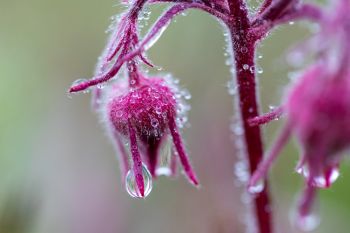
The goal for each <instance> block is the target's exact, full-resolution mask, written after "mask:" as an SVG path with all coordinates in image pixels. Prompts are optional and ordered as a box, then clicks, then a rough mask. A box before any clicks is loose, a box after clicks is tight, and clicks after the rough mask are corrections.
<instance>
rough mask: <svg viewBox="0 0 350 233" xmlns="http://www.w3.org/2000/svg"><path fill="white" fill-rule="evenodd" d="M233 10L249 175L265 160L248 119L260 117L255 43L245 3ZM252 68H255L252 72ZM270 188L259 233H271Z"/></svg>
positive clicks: (259, 200)
mask: <svg viewBox="0 0 350 233" xmlns="http://www.w3.org/2000/svg"><path fill="white" fill-rule="evenodd" d="M230 11H231V14H232V16H233V17H236V19H237V20H236V21H235V22H233V23H232V24H231V25H229V29H230V32H231V38H232V48H233V53H234V60H235V65H236V78H237V85H238V92H239V110H240V114H241V119H242V126H243V128H244V140H245V145H246V153H247V157H248V160H249V165H250V174H253V173H254V171H255V170H256V169H257V167H258V165H259V163H260V161H261V160H262V158H263V144H262V138H261V132H260V128H259V126H250V124H249V119H252V118H254V117H256V116H258V101H257V96H256V82H255V72H251V70H254V67H255V62H254V58H255V44H256V41H255V40H254V39H251V38H249V33H248V32H249V30H250V25H251V24H250V22H249V19H248V13H247V9H246V6H245V4H244V2H243V1H242V0H237V1H231V4H230ZM251 67H253V69H251ZM268 190H269V186H268V184H267V181H265V187H264V190H263V191H262V192H260V193H259V194H256V195H255V196H254V197H253V199H254V203H255V215H256V219H257V229H258V232H259V233H272V232H273V230H272V222H271V215H272V214H271V206H270V198H269V191H268Z"/></svg>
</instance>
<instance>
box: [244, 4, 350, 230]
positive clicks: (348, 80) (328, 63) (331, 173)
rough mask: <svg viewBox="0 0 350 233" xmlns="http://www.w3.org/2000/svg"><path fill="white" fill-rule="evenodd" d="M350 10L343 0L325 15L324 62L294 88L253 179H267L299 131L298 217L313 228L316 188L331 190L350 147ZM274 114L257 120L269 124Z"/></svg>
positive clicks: (321, 43) (303, 225)
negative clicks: (301, 183) (300, 181)
mask: <svg viewBox="0 0 350 233" xmlns="http://www.w3.org/2000/svg"><path fill="white" fill-rule="evenodd" d="M349 9H350V2H349V1H340V2H339V3H338V6H337V7H336V8H335V10H334V11H333V12H334V13H329V15H328V16H327V17H324V18H323V23H322V31H321V33H320V34H319V35H318V36H317V37H316V38H315V41H318V42H319V46H318V49H317V50H316V51H313V52H314V53H316V54H317V56H318V62H317V63H316V64H314V65H313V66H312V67H310V68H308V69H307V70H306V71H305V72H304V73H303V74H302V75H301V77H300V78H299V80H298V81H297V83H296V84H295V85H293V87H291V88H290V90H289V92H288V94H287V95H286V97H285V101H284V104H283V111H284V113H285V115H286V121H287V122H286V124H285V126H284V128H283V129H282V130H281V132H280V134H279V136H278V137H277V139H276V141H275V143H274V144H273V146H272V148H271V150H270V151H269V152H267V155H266V159H265V160H264V161H263V162H262V163H261V164H260V165H259V168H258V169H257V171H256V172H255V173H254V175H253V176H252V178H251V180H250V187H251V188H254V186H256V185H257V184H259V183H261V181H262V179H264V178H265V177H266V175H267V172H268V170H269V168H270V167H271V165H272V163H273V162H274V160H275V159H276V158H277V157H278V156H279V154H280V151H281V150H282V148H283V146H284V145H285V144H286V142H287V141H288V139H289V137H290V136H291V134H292V133H293V134H294V135H295V136H296V138H297V139H298V142H299V144H300V146H301V156H300V160H299V163H298V165H297V167H296V171H297V172H298V173H300V174H302V175H303V176H304V177H305V190H304V192H303V195H302V196H301V198H300V200H299V204H298V219H297V224H298V225H299V226H300V227H301V228H304V229H305V228H306V229H307V228H309V227H311V226H310V224H311V223H310V221H311V220H310V219H311V217H310V216H311V215H312V203H313V201H314V198H315V195H316V189H318V188H329V187H330V186H331V184H332V183H333V182H334V181H335V180H336V179H337V178H338V176H339V171H338V169H339V163H340V161H341V158H342V154H343V153H344V151H346V150H348V149H349V148H350V127H349V125H350V69H349V67H350V59H349V53H348V51H349V48H350V46H349V43H348V41H349V39H350V27H349V25H350V17H349V15H348V11H349ZM281 110H282V108H280V110H279V112H281ZM270 115H271V116H273V115H274V114H273V113H271V114H270ZM276 115H277V114H276ZM268 116H269V114H267V115H265V116H262V117H257V118H255V119H252V120H251V122H252V124H255V123H257V124H260V123H267V121H269V120H271V119H270V118H269V117H268ZM272 118H273V117H272Z"/></svg>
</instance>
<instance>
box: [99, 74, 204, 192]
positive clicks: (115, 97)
mask: <svg viewBox="0 0 350 233" xmlns="http://www.w3.org/2000/svg"><path fill="white" fill-rule="evenodd" d="M135 74H136V73H135ZM137 74H138V75H139V77H138V84H137V85H134V86H132V87H129V85H128V82H127V81H126V80H124V79H121V80H118V81H117V82H116V83H114V84H113V85H112V86H111V87H109V88H107V89H106V96H105V99H106V100H107V101H106V103H105V105H104V106H102V114H104V116H105V121H106V126H107V129H108V131H109V132H110V135H111V136H112V140H113V141H114V142H115V143H116V147H117V148H118V151H119V153H118V154H119V156H120V161H121V162H122V174H123V177H125V176H127V172H128V171H129V169H130V167H132V171H130V172H132V175H133V176H135V182H136V190H134V191H135V192H136V193H135V196H137V197H144V196H146V194H147V193H146V191H147V190H146V191H145V179H147V176H146V175H147V174H144V173H145V172H146V173H147V172H148V171H149V172H150V174H151V175H152V177H156V176H157V175H158V174H157V172H156V171H157V167H158V165H159V160H160V156H161V153H160V149H161V147H162V146H164V144H166V142H167V138H168V137H170V136H171V137H172V141H173V145H174V147H175V149H176V153H174V154H172V155H171V156H172V157H171V159H170V160H171V161H170V170H171V173H172V174H173V173H174V172H175V171H174V170H175V163H176V159H177V158H176V157H174V156H175V154H176V155H178V158H179V159H180V161H181V164H182V166H183V168H184V171H185V173H186V175H187V177H188V178H189V180H190V181H191V182H192V183H193V184H194V185H196V186H197V185H198V180H197V178H196V175H195V173H194V171H193V169H192V167H191V165H190V162H189V159H188V156H187V154H186V152H185V148H184V145H183V141H182V138H181V135H180V132H179V128H178V126H177V121H181V120H182V119H181V117H180V116H179V113H180V112H181V111H183V109H180V108H184V107H185V105H184V104H183V103H182V102H181V99H180V98H179V95H180V94H179V93H176V91H178V90H177V88H176V87H175V86H173V87H170V85H169V84H168V83H167V82H166V81H165V80H164V79H163V78H159V77H153V78H146V77H144V76H142V75H141V74H140V73H137ZM124 144H128V147H129V150H130V154H131V160H132V163H131V164H130V163H129V155H128V152H127V151H126V149H125V146H124ZM143 163H144V164H146V165H143ZM145 176H146V177H145Z"/></svg>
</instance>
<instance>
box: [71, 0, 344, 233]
mask: <svg viewBox="0 0 350 233" xmlns="http://www.w3.org/2000/svg"><path fill="white" fill-rule="evenodd" d="M339 1H345V0H339ZM159 3H172V5H171V6H170V7H169V8H168V9H167V10H165V12H164V13H163V14H162V15H161V16H160V17H159V18H158V20H157V21H156V22H155V24H154V25H153V26H152V27H151V28H150V29H149V31H148V33H147V34H146V35H145V36H144V37H143V38H139V35H138V17H139V15H140V14H141V13H142V11H143V10H144V7H145V6H146V5H148V4H159ZM188 9H199V10H202V11H204V12H207V13H209V14H210V15H212V16H213V17H215V18H216V19H218V20H220V21H221V22H222V23H223V25H225V30H226V31H227V32H228V34H229V35H230V41H229V43H230V44H229V47H230V48H232V54H231V55H232V58H233V62H234V64H232V66H234V67H232V68H235V74H233V78H236V83H237V87H238V100H237V101H238V105H237V106H238V110H239V116H240V119H241V122H240V124H241V127H242V129H243V131H244V134H243V140H244V144H245V154H246V158H247V161H248V164H249V170H250V173H251V174H252V173H253V172H255V171H256V169H257V167H258V164H259V163H260V161H261V160H262V155H263V143H262V139H261V132H260V126H259V125H260V124H261V123H266V122H268V121H269V120H271V119H274V118H276V117H279V116H281V114H282V108H281V109H279V110H278V111H276V112H273V113H270V114H268V115H266V116H265V118H264V117H262V118H261V117H258V116H259V105H258V101H257V99H258V98H257V96H258V93H257V91H256V74H255V67H256V66H255V51H256V46H257V45H258V43H259V42H260V41H261V40H262V39H263V38H264V37H265V36H266V35H267V34H268V32H269V31H270V30H272V29H273V28H274V27H276V26H277V25H280V24H283V23H286V22H288V21H289V20H299V19H308V20H312V21H316V22H322V21H323V12H322V11H321V10H320V9H319V8H318V7H316V6H314V5H311V4H304V3H303V2H302V1H300V0H264V1H263V2H262V4H261V6H260V8H259V10H258V11H257V13H256V14H254V15H249V14H248V8H247V3H246V1H244V0H134V1H131V2H130V5H129V8H128V9H127V10H126V11H125V12H124V13H123V14H121V16H120V17H119V19H120V20H119V22H118V24H117V25H116V27H115V30H114V31H113V32H112V34H111V36H110V38H109V41H108V44H107V46H106V48H105V51H104V52H103V54H102V56H101V57H100V59H99V64H98V67H97V69H96V72H95V76H94V77H93V78H92V79H90V80H80V81H79V82H75V83H74V84H73V85H72V86H71V88H70V90H69V91H70V92H80V91H84V90H88V89H93V104H94V108H95V109H97V110H99V112H102V114H103V116H104V119H105V121H106V122H107V123H106V125H107V129H108V130H109V132H110V135H111V137H112V139H113V141H114V142H115V145H116V147H117V149H118V151H119V152H120V153H119V154H120V156H121V164H122V165H121V167H122V174H123V176H126V180H128V178H130V179H129V180H131V181H134V183H135V184H134V186H133V187H129V188H131V189H132V192H133V194H134V195H135V196H138V197H143V196H146V194H147V190H146V186H147V184H148V183H147V182H146V180H148V177H149V176H157V172H156V170H157V169H156V168H157V161H158V160H159V156H160V155H159V148H161V147H162V144H163V142H164V141H165V139H166V137H167V136H169V135H171V137H172V138H173V144H174V147H175V149H176V151H177V154H178V156H179V159H180V161H181V163H182V165H183V167H184V169H185V173H186V174H187V176H188V178H189V179H190V181H192V183H194V184H195V185H197V184H198V181H197V178H196V176H195V174H194V172H193V170H192V168H191V166H190V164H189V162H188V158H187V156H186V154H185V151H184V148H183V143H182V139H181V137H180V135H179V132H178V129H177V128H178V124H179V122H178V121H176V119H177V118H178V117H179V116H178V113H177V111H176V108H178V106H181V104H180V102H179V101H178V99H176V98H175V99H174V98H173V97H176V93H175V92H174V89H172V88H170V87H169V86H168V85H169V84H167V83H166V82H165V81H164V80H163V79H162V78H147V77H145V76H144V75H142V73H141V72H140V66H141V64H140V63H141V62H143V63H144V64H146V65H148V66H153V65H152V64H151V62H149V61H148V60H147V59H146V57H145V53H146V52H147V50H148V49H149V48H150V47H151V46H152V45H153V44H154V43H155V42H156V41H157V39H158V38H159V37H160V35H161V34H162V32H163V31H164V30H165V29H166V28H167V26H168V25H169V24H170V22H171V21H172V20H173V18H174V17H175V16H176V15H178V14H179V13H181V12H183V11H186V10H188ZM120 69H122V70H125V72H126V74H127V75H126V76H127V77H125V76H123V75H118V73H119V71H120ZM121 77H124V78H121ZM125 78H126V79H125ZM108 81H110V85H108V87H105V88H103V89H101V87H102V85H104V84H105V83H106V82H108ZM156 93H157V95H158V94H159V98H156V97H155V96H154V94H156ZM135 96H136V97H135ZM158 104H161V105H162V106H163V107H161V112H162V113H165V116H163V117H161V116H159V115H158V114H157V111H158V110H157V109H158V107H159V106H158ZM283 110H285V106H283ZM286 111H287V110H286ZM155 112H156V113H155ZM155 120H156V121H155ZM155 122H157V124H155ZM155 125H156V126H155ZM288 129H289V128H288ZM288 132H289V131H288ZM288 135H289V134H286V136H288ZM125 141H127V142H128V143H129V147H130V148H124V146H123V144H124V143H125ZM128 151H130V154H131V156H129V155H128ZM129 157H131V158H132V159H131V160H132V165H130V161H129ZM173 157H174V156H173ZM143 162H145V164H146V165H143ZM172 164H173V165H172V167H174V166H175V162H174V163H172ZM130 167H132V171H131V172H127V170H128V169H129V168H130ZM148 170H149V171H150V175H148ZM262 174H263V175H261V177H264V173H262ZM259 191H261V192H260V193H258V194H255V195H254V196H252V199H253V204H254V212H255V215H256V226H257V227H256V228H257V231H258V232H260V233H271V232H273V227H272V221H271V215H272V208H271V203H270V197H269V189H268V185H267V184H266V185H265V186H264V187H263V188H262V189H261V190H259ZM249 224H250V225H252V224H251V222H250V223H249Z"/></svg>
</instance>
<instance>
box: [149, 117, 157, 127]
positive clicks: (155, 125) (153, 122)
mask: <svg viewBox="0 0 350 233" xmlns="http://www.w3.org/2000/svg"><path fill="white" fill-rule="evenodd" d="M151 125H152V127H153V128H157V127H158V125H159V121H158V120H157V119H156V118H152V119H151Z"/></svg>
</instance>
